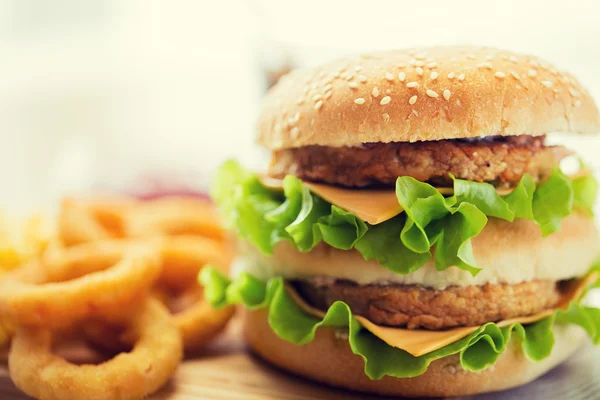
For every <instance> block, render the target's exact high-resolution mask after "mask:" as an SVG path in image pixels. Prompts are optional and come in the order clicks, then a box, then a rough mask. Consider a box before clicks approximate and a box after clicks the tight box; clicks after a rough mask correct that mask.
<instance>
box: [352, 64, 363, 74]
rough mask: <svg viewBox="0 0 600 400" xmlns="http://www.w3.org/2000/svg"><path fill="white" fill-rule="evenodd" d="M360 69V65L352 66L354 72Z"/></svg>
mask: <svg viewBox="0 0 600 400" xmlns="http://www.w3.org/2000/svg"><path fill="white" fill-rule="evenodd" d="M361 69H362V67H361V66H360V65H357V66H356V67H354V70H355V71H356V72H358V71H360V70H361Z"/></svg>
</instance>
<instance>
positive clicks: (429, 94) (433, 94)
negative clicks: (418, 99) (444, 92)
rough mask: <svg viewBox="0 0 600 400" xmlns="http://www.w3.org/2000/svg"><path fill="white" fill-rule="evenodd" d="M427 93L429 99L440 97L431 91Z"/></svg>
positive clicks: (428, 90)
mask: <svg viewBox="0 0 600 400" xmlns="http://www.w3.org/2000/svg"><path fill="white" fill-rule="evenodd" d="M425 93H427V96H429V97H433V98H436V97H438V94H437V93H436V92H434V91H433V90H431V89H427V92H425Z"/></svg>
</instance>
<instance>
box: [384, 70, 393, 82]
mask: <svg viewBox="0 0 600 400" xmlns="http://www.w3.org/2000/svg"><path fill="white" fill-rule="evenodd" d="M385 79H387V80H388V81H390V82H393V81H394V75H392V74H391V73H389V72H386V73H385Z"/></svg>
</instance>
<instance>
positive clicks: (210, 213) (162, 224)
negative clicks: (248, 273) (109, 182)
mask: <svg viewBox="0 0 600 400" xmlns="http://www.w3.org/2000/svg"><path fill="white" fill-rule="evenodd" d="M126 223H127V228H126V233H127V236H133V237H148V236H158V235H168V236H171V235H184V234H190V235H199V236H206V237H209V238H214V239H221V240H222V239H225V234H224V232H223V229H222V228H221V224H220V221H219V218H218V217H217V214H216V212H215V209H214V207H213V205H212V203H211V202H210V201H206V200H201V199H196V198H186V197H165V198H160V199H156V200H152V201H149V202H146V203H139V205H138V206H137V207H135V208H134V209H132V210H131V213H130V214H129V215H128V217H127V221H126Z"/></svg>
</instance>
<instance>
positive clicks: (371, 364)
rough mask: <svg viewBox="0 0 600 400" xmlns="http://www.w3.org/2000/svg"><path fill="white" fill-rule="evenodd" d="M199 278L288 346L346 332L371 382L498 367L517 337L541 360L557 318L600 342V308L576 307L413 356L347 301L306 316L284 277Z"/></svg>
mask: <svg viewBox="0 0 600 400" xmlns="http://www.w3.org/2000/svg"><path fill="white" fill-rule="evenodd" d="M199 280H200V283H201V284H202V285H203V286H204V287H205V293H206V298H207V300H208V301H209V302H210V303H211V304H212V305H213V306H215V307H223V306H225V305H227V304H242V305H244V306H245V307H247V308H249V309H251V310H257V309H261V308H267V309H268V322H269V325H270V327H271V329H273V331H274V332H275V333H276V334H277V335H278V336H279V337H280V338H282V339H283V340H286V341H288V342H291V343H294V344H297V345H303V344H307V343H310V342H312V340H313V339H314V337H315V333H316V332H317V330H318V329H319V328H321V327H330V328H336V329H340V330H343V331H345V332H347V333H348V341H349V344H350V348H351V349H352V352H353V353H354V354H356V355H358V356H360V357H361V358H362V359H363V360H364V363H365V374H366V375H367V376H368V377H369V378H371V379H381V378H383V377H384V376H386V375H387V376H393V377H397V378H410V377H415V376H418V375H421V374H423V373H425V371H426V370H427V368H428V366H429V364H431V362H433V361H435V360H437V359H440V358H443V357H447V356H450V355H453V354H459V356H460V363H461V366H462V367H463V368H464V369H465V370H467V371H473V372H477V371H481V370H483V369H485V368H488V367H490V366H492V365H494V363H495V362H496V360H497V359H498V357H499V356H500V354H502V352H504V351H505V349H506V347H507V345H508V343H509V341H510V339H511V338H512V336H513V335H515V336H516V337H517V338H518V341H519V343H520V345H521V348H522V350H523V353H524V354H525V356H526V357H527V358H529V359H530V360H532V361H541V360H543V359H545V358H546V357H548V356H549V355H550V354H551V352H552V348H553V346H554V336H553V333H552V329H551V328H552V325H553V324H554V322H555V319H556V322H560V323H572V324H577V325H579V326H581V327H583V328H584V329H585V330H586V331H587V332H588V334H589V335H590V337H591V338H592V340H593V341H594V343H596V344H598V343H599V342H600V310H598V309H594V308H589V307H581V306H579V305H578V304H577V303H573V304H571V306H570V308H569V309H568V310H566V311H557V313H555V315H553V316H551V317H549V318H546V319H543V320H541V321H539V322H536V323H533V324H529V325H521V324H512V325H510V326H506V327H502V328H500V327H498V325H496V324H494V323H488V324H484V325H482V326H481V327H480V328H479V329H478V330H477V331H476V332H474V333H472V334H471V335H469V336H467V337H465V338H463V339H461V340H459V341H457V342H455V343H452V344H450V345H448V346H445V347H443V348H441V349H439V350H436V351H433V352H431V353H428V354H425V355H423V356H420V357H415V356H413V355H411V354H410V353H408V352H406V351H404V350H401V349H398V348H395V347H391V346H389V345H388V344H386V343H385V342H384V341H383V340H381V339H379V338H378V337H376V336H375V335H373V334H372V333H370V332H369V331H368V330H366V329H364V328H362V326H361V325H360V324H359V323H358V321H357V320H356V318H355V317H354V316H353V315H352V312H351V310H350V307H349V306H348V305H347V304H346V303H343V302H340V301H338V302H335V303H334V304H333V305H332V306H331V307H330V308H329V309H328V310H327V312H326V314H325V317H324V318H322V319H319V318H315V317H313V316H311V315H308V314H306V313H304V311H303V310H302V309H300V307H299V306H298V305H296V303H295V302H294V301H293V300H292V298H291V297H290V296H289V294H288V293H287V291H286V289H285V285H284V281H283V279H282V278H281V277H279V278H273V279H271V280H269V281H268V282H267V283H265V282H263V281H260V280H259V279H256V278H254V277H252V276H250V275H248V274H245V273H243V274H241V275H240V276H239V277H238V278H237V279H235V280H234V281H233V282H231V281H229V284H228V285H223V282H226V281H227V278H225V277H224V276H222V275H220V273H219V272H218V271H217V270H216V269H214V268H212V267H205V268H204V269H203V270H202V271H201V273H200V275H199ZM224 299H225V301H224Z"/></svg>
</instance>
